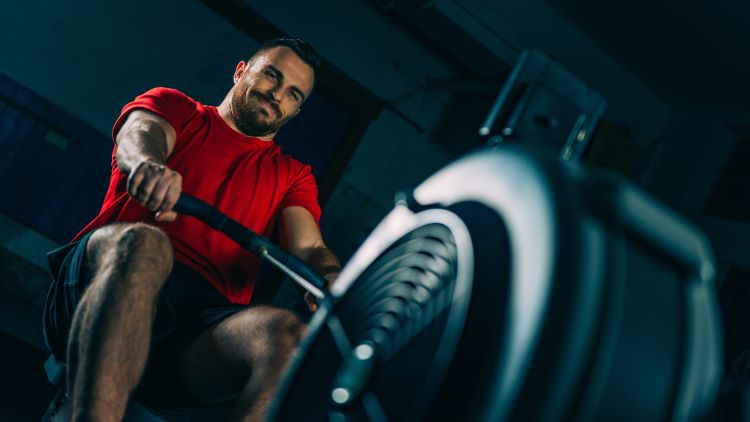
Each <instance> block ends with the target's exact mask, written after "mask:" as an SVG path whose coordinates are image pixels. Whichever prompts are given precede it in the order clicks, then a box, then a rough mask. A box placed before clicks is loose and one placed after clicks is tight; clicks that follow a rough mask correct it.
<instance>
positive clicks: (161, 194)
mask: <svg viewBox="0 0 750 422" xmlns="http://www.w3.org/2000/svg"><path fill="white" fill-rule="evenodd" d="M157 177H158V180H157V182H156V185H154V190H153V191H152V192H151V196H149V198H148V202H147V203H146V206H147V207H148V209H150V210H151V211H159V210H160V211H168V210H166V209H164V207H163V204H164V200H165V199H166V197H167V192H168V191H169V186H170V184H172V182H173V179H172V178H171V177H170V175H169V174H166V173H165V174H162V175H161V176H157Z"/></svg>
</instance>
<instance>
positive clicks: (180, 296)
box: [43, 233, 249, 406]
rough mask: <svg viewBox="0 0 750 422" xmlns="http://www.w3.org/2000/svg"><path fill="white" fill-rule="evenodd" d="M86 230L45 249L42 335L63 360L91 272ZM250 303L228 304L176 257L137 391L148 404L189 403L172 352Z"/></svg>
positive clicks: (157, 314)
mask: <svg viewBox="0 0 750 422" xmlns="http://www.w3.org/2000/svg"><path fill="white" fill-rule="evenodd" d="M90 235H91V233H89V234H87V235H85V236H84V237H82V238H81V239H80V240H79V241H77V242H73V243H71V244H68V245H65V246H63V247H61V248H58V249H56V250H54V251H52V252H50V253H48V254H47V258H48V261H49V265H50V270H51V271H52V276H53V281H52V284H51V286H50V289H49V292H48V294H47V301H46V303H45V306H44V316H43V331H44V340H45V342H46V344H47V347H49V349H50V351H51V352H52V353H53V354H55V355H56V356H57V357H58V358H60V359H63V360H64V359H65V350H66V347H67V346H66V345H67V337H68V331H69V329H70V323H71V321H72V319H73V313H74V312H75V309H76V306H77V305H78V301H79V300H80V297H81V294H82V291H81V286H83V285H85V281H87V278H88V277H90V269H89V268H88V264H87V262H86V259H85V251H86V243H87V241H88V239H89V237H90ZM248 307H249V306H248V305H237V304H233V303H231V302H230V301H229V300H228V299H227V298H226V297H224V295H222V294H221V293H220V292H219V291H218V290H216V289H215V288H214V287H213V286H212V285H211V284H210V283H208V282H207V281H206V280H205V279H203V278H202V277H201V276H200V275H198V274H197V273H196V272H195V271H193V270H192V269H191V268H189V267H187V266H186V265H183V264H181V263H179V262H177V261H175V263H174V266H173V268H172V272H171V273H170V275H169V278H168V279H167V281H166V283H165V284H164V287H163V288H162V291H161V293H160V296H159V298H158V302H157V307H156V316H155V319H154V323H153V326H152V327H153V328H152V333H151V341H152V343H151V348H150V351H149V360H148V364H147V366H146V371H145V373H144V376H143V379H142V381H141V384H139V386H138V389H137V391H136V396H137V397H139V399H141V400H142V401H144V402H146V403H149V404H158V405H161V404H163V405H177V406H182V405H186V406H189V405H190V404H191V403H190V400H189V398H188V396H187V394H186V393H185V392H184V391H182V390H181V388H180V385H179V384H180V383H179V382H177V377H176V375H175V374H176V368H175V367H174V364H175V359H174V354H175V351H176V350H179V349H180V348H184V347H185V346H186V345H188V344H189V343H190V342H191V341H192V340H194V339H195V338H196V337H197V336H198V335H200V333H202V332H203V331H205V330H206V329H207V328H209V327H210V326H212V325H214V324H217V323H219V322H220V321H222V320H223V319H225V318H227V317H229V316H231V315H233V314H235V313H237V312H240V311H242V310H245V309H247V308H248Z"/></svg>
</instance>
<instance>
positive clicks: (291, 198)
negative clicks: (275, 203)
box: [281, 165, 321, 226]
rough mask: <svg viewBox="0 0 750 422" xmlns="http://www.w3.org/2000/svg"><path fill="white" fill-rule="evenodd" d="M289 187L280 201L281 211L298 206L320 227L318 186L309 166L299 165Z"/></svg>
mask: <svg viewBox="0 0 750 422" xmlns="http://www.w3.org/2000/svg"><path fill="white" fill-rule="evenodd" d="M295 176H296V177H295V178H294V180H293V182H292V184H291V186H290V187H289V189H288V190H287V191H286V194H285V195H284V198H283V199H282V200H281V209H284V208H286V207H291V206H300V207H303V208H305V209H307V210H308V211H310V214H312V216H313V218H315V222H316V223H317V224H318V226H320V214H321V211H320V204H318V184H317V183H316V182H315V177H314V176H313V174H312V171H311V169H310V166H309V165H301V166H300V168H299V169H298V170H297V172H296V175H295Z"/></svg>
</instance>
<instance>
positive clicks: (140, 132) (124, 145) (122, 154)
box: [115, 110, 182, 221]
mask: <svg viewBox="0 0 750 422" xmlns="http://www.w3.org/2000/svg"><path fill="white" fill-rule="evenodd" d="M176 139H177V133H176V132H175V130H174V128H173V127H172V125H170V124H169V122H167V121H166V120H165V119H164V118H162V117H160V116H158V115H156V114H154V113H151V112H148V111H145V110H134V111H133V112H131V113H130V114H129V115H128V118H127V120H126V121H125V123H124V124H123V125H122V127H121V128H120V131H119V132H117V135H116V137H115V142H116V143H117V155H116V160H117V166H118V167H119V168H120V170H122V171H123V172H125V173H127V174H128V183H127V189H128V193H129V194H130V196H132V197H133V198H134V199H135V200H136V201H138V202H139V203H141V204H142V205H144V206H146V207H148V208H149V209H150V210H152V211H157V213H156V219H157V220H160V221H171V220H174V219H175V217H176V216H177V215H176V214H175V213H174V211H171V210H172V207H173V206H174V204H175V203H176V202H177V199H178V198H179V196H180V192H181V191H182V176H181V175H180V174H179V173H177V172H175V171H173V170H171V169H169V168H167V167H166V166H165V165H164V164H165V163H166V162H167V158H169V156H170V155H171V154H172V150H173V149H174V144H175V140H176Z"/></svg>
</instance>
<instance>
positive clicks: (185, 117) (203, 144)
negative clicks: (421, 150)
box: [73, 88, 320, 304]
mask: <svg viewBox="0 0 750 422" xmlns="http://www.w3.org/2000/svg"><path fill="white" fill-rule="evenodd" d="M134 109H145V110H148V111H151V112H153V113H156V114H158V115H159V116H161V117H163V118H164V119H166V120H167V121H168V122H169V123H170V124H171V125H172V127H174V129H175V131H176V132H177V140H176V142H175V146H174V150H173V151H172V155H171V156H170V157H169V159H168V160H167V166H169V167H170V168H171V169H173V170H175V171H177V172H179V173H180V174H181V175H182V177H183V179H182V190H183V191H184V192H186V193H189V194H191V195H193V196H196V197H198V198H200V199H202V200H204V201H206V202H208V203H209V204H211V205H213V206H214V207H216V208H218V209H219V210H220V211H222V212H223V213H225V214H226V215H228V216H229V217H231V218H233V219H235V220H237V221H239V222H240V223H241V224H243V225H244V226H246V227H249V228H250V229H252V230H253V231H254V232H256V233H258V234H262V235H264V236H266V237H269V236H270V235H271V232H272V231H273V226H274V224H275V221H276V217H277V216H278V213H279V211H280V210H281V209H283V208H285V207H288V206H292V205H297V206H302V207H304V208H306V209H307V210H308V211H310V213H311V214H312V215H313V217H314V218H315V221H316V222H319V220H320V206H319V205H318V188H317V185H316V183H315V179H314V178H313V175H312V173H311V172H310V166H308V165H304V164H302V163H300V162H299V161H297V160H295V159H293V158H292V157H290V156H288V155H284V154H282V153H281V149H280V148H279V146H278V145H276V144H275V143H273V142H270V141H264V140H261V139H258V138H253V137H248V136H245V135H243V134H241V133H238V132H236V131H234V130H233V129H232V128H231V127H229V125H227V124H226V122H224V120H223V119H222V118H221V117H220V116H219V113H218V111H217V110H216V108H215V107H212V106H204V105H202V104H200V103H198V102H197V101H195V100H193V99H191V98H190V97H188V96H186V95H185V94H183V93H181V92H179V91H177V90H174V89H169V88H154V89H152V90H150V91H148V92H146V93H144V94H142V95H140V96H138V97H136V99H135V100H134V101H133V102H131V103H129V104H127V105H126V106H125V107H124V108H123V109H122V113H121V114H120V117H119V118H118V119H117V122H115V126H114V128H113V130H112V134H113V137H114V136H115V135H116V134H117V132H118V130H119V129H120V127H121V126H122V124H123V123H124V122H125V119H126V117H127V115H128V113H129V112H131V111H132V110H134ZM116 150H117V146H116V145H115V149H114V150H113V151H112V175H111V177H110V182H109V189H108V190H107V194H106V196H105V198H104V203H103V205H102V208H101V210H100V211H99V215H97V216H96V218H94V220H93V221H91V222H90V223H89V224H88V225H87V226H86V227H85V228H84V229H83V230H82V231H81V232H80V233H78V234H77V235H76V237H75V238H74V239H73V240H77V239H79V238H80V237H81V236H83V235H84V234H85V233H87V232H89V231H91V230H94V229H96V228H98V227H101V226H103V225H105V224H107V223H111V222H114V221H125V222H136V221H140V222H146V223H149V224H152V225H155V226H158V227H160V228H161V229H162V230H164V231H165V232H166V233H167V234H168V235H169V237H170V238H171V239H172V245H173V247H174V252H175V259H176V260H177V261H179V262H182V263H183V264H185V265H188V266H189V267H191V268H192V269H193V270H195V271H196V272H197V273H198V274H200V275H201V276H203V277H204V278H205V279H206V280H207V281H208V282H210V283H211V284H212V285H213V286H214V287H216V288H217V289H218V290H219V291H221V292H222V293H223V294H224V295H225V296H226V297H227V298H228V299H229V300H230V301H231V302H233V303H243V304H246V303H249V301H250V297H251V296H252V293H253V288H254V287H255V275H256V273H257V270H258V267H259V266H260V261H259V259H258V258H257V257H256V256H255V255H253V254H251V253H250V252H247V251H246V250H244V249H242V248H240V247H239V246H238V245H237V244H236V243H234V242H233V241H232V240H230V239H229V238H228V237H226V236H225V235H224V234H223V233H220V232H217V231H216V230H213V229H211V228H210V227H208V226H206V225H205V224H203V223H202V222H201V221H199V220H198V219H196V218H194V217H190V216H184V215H180V216H178V217H177V219H176V220H175V221H173V222H169V223H164V222H157V221H155V220H154V212H152V211H150V210H148V209H147V208H145V207H143V206H141V205H140V204H138V203H137V202H135V201H134V200H133V199H132V198H130V197H129V196H128V195H127V191H126V189H125V184H126V181H127V175H125V174H124V173H122V172H120V169H119V168H118V167H117V164H116V162H115V152H116Z"/></svg>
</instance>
